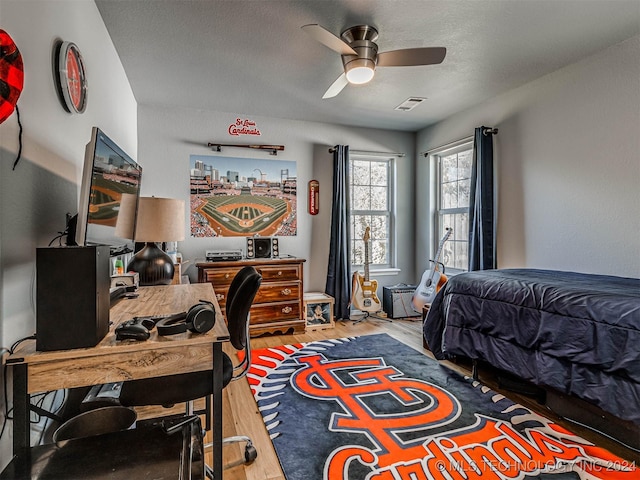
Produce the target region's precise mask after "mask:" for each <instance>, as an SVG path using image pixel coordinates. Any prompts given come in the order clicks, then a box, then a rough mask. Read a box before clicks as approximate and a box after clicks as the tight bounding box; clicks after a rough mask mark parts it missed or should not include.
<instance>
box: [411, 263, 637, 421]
mask: <svg viewBox="0 0 640 480" xmlns="http://www.w3.org/2000/svg"><path fill="white" fill-rule="evenodd" d="M423 328H424V338H425V341H426V343H427V345H428V347H429V349H430V350H431V351H432V352H433V354H434V355H435V357H436V358H437V359H440V360H443V359H450V358H453V357H457V356H463V357H467V358H470V359H472V360H478V361H482V362H486V363H488V364H490V365H492V366H493V367H496V368H498V369H500V370H503V371H506V372H509V373H511V374H514V375H516V376H518V377H520V378H522V379H524V380H526V381H528V382H531V383H533V384H535V385H537V386H541V387H544V388H545V389H546V388H550V389H554V390H555V391H557V392H561V393H562V394H566V395H570V396H573V397H578V398H579V399H582V400H585V401H586V402H588V403H590V404H593V405H596V406H597V407H599V408H600V409H602V410H604V411H605V412H609V413H611V414H612V415H614V416H615V417H617V418H619V419H622V420H625V421H629V422H633V424H635V425H640V279H634V278H622V277H614V276H605V275H591V274H582V273H575V272H561V271H550V270H534V269H501V270H485V271H479V272H467V273H464V274H460V275H457V276H454V277H452V278H450V279H449V281H448V282H447V283H446V284H445V286H444V287H443V288H442V289H441V290H440V292H438V294H437V295H436V297H435V299H434V301H433V303H432V304H431V307H430V309H429V312H428V315H427V317H426V319H425V322H424V327H423Z"/></svg>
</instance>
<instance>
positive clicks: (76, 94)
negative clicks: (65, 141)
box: [55, 42, 87, 113]
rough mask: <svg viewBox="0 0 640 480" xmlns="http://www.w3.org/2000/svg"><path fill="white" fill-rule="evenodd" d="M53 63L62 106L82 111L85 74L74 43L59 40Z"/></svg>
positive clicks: (84, 93) (85, 93) (84, 99)
mask: <svg viewBox="0 0 640 480" xmlns="http://www.w3.org/2000/svg"><path fill="white" fill-rule="evenodd" d="M55 65H56V72H55V73H56V84H57V86H58V93H59V95H60V101H61V102H62V106H63V107H64V108H65V110H66V111H67V112H70V113H82V112H84V110H85V108H87V75H86V72H85V68H84V62H83V60H82V55H80V50H78V47H77V46H76V44H75V43H72V42H61V43H60V44H59V45H58V46H57V47H56V58H55Z"/></svg>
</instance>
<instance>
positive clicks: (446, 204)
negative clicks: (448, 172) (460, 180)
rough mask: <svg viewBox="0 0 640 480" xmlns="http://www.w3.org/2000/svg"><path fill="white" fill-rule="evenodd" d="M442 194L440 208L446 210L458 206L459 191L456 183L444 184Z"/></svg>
mask: <svg viewBox="0 0 640 480" xmlns="http://www.w3.org/2000/svg"><path fill="white" fill-rule="evenodd" d="M441 192H442V196H441V199H440V208H445V209H446V208H455V207H457V206H458V191H457V185H456V184H455V183H444V184H442V188H441Z"/></svg>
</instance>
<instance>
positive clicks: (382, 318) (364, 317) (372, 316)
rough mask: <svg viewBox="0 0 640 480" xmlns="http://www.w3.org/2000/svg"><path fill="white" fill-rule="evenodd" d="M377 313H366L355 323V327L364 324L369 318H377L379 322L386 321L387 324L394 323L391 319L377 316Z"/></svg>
mask: <svg viewBox="0 0 640 480" xmlns="http://www.w3.org/2000/svg"><path fill="white" fill-rule="evenodd" d="M376 313H378V312H373V313H371V312H364V315H363V316H362V317H360V318H358V319H357V320H354V321H353V324H354V325H357V324H358V323H360V322H364V321H365V320H366V319H367V318H377V319H378V320H384V321H385V322H389V323H393V320H391V319H390V318H387V317H382V316H380V315H376Z"/></svg>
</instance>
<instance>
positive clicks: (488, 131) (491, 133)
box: [419, 127, 498, 157]
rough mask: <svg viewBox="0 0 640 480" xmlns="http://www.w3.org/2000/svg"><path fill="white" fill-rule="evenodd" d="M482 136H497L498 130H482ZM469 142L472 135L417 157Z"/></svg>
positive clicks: (421, 153) (431, 149)
mask: <svg viewBox="0 0 640 480" xmlns="http://www.w3.org/2000/svg"><path fill="white" fill-rule="evenodd" d="M482 134H483V135H485V136H486V135H497V134H498V129H497V128H488V127H487V128H485V129H484V130H482ZM469 140H473V135H470V136H468V137H465V138H462V139H460V140H456V141H455V142H449V143H446V144H444V145H440V146H439V147H435V148H430V149H429V150H427V151H425V152H420V153H419V155H422V156H423V157H426V156H427V155H429V154H430V153H431V152H433V151H435V150H444V149H446V148H450V147H455V146H457V145H459V144H461V143H465V142H468V141H469Z"/></svg>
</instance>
